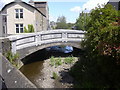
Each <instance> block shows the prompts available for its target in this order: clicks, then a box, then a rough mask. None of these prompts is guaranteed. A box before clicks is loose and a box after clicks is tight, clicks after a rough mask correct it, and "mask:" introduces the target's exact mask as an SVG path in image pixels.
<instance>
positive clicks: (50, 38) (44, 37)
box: [8, 29, 85, 53]
mask: <svg viewBox="0 0 120 90" xmlns="http://www.w3.org/2000/svg"><path fill="white" fill-rule="evenodd" d="M84 34H85V32H84V31H82V30H62V29H60V30H49V31H42V32H37V33H23V34H20V35H12V36H9V37H8V38H9V40H10V41H11V47H12V49H11V51H12V52H13V53H16V51H17V50H19V49H23V48H27V47H32V46H38V45H44V44H48V43H57V42H62V43H63V42H73V43H74V42H81V41H82V40H83V38H84Z"/></svg>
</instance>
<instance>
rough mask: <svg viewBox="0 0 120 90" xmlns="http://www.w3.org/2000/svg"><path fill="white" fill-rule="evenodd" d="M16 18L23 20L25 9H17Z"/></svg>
mask: <svg viewBox="0 0 120 90" xmlns="http://www.w3.org/2000/svg"><path fill="white" fill-rule="evenodd" d="M15 13H16V18H17V19H19V18H23V9H15Z"/></svg>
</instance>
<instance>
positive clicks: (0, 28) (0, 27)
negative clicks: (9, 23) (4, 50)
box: [0, 13, 3, 37]
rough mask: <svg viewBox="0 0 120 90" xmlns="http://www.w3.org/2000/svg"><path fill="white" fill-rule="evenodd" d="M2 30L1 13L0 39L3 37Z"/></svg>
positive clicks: (0, 19)
mask: <svg viewBox="0 0 120 90" xmlns="http://www.w3.org/2000/svg"><path fill="white" fill-rule="evenodd" d="M2 31H3V30H2V15H1V13H0V37H2V36H3V32H2Z"/></svg>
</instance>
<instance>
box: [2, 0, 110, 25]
mask: <svg viewBox="0 0 120 90" xmlns="http://www.w3.org/2000/svg"><path fill="white" fill-rule="evenodd" d="M12 1H14V0H0V9H1V8H2V7H3V6H4V5H5V4H7V3H9V2H12ZM22 1H24V2H28V1H29V0H22ZM34 1H45V0H34ZM46 1H48V7H49V19H50V21H55V22H56V20H57V18H58V17H59V16H65V17H66V20H67V23H75V22H76V19H77V18H78V17H79V13H80V12H82V11H84V12H89V11H90V10H91V9H93V8H95V7H97V5H98V4H99V5H102V4H106V3H107V2H108V1H109V0H46Z"/></svg>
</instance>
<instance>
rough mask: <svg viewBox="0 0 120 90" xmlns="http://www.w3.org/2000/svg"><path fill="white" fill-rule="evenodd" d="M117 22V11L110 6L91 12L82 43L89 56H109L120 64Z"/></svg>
mask: <svg viewBox="0 0 120 90" xmlns="http://www.w3.org/2000/svg"><path fill="white" fill-rule="evenodd" d="M117 21H118V11H116V10H115V8H114V7H113V6H112V5H110V4H107V5H105V6H104V8H101V7H100V6H99V7H98V8H96V9H94V10H92V11H91V13H90V21H89V23H88V24H87V30H86V31H87V34H86V39H85V43H84V47H86V48H87V49H88V50H89V54H90V53H91V54H94V55H93V56H95V54H96V56H99V55H104V56H111V57H112V58H114V59H115V60H114V61H115V62H116V63H118V62H119V63H120V26H119V24H118V22H117ZM90 56H91V55H90ZM118 60H119V61H118Z"/></svg>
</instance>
